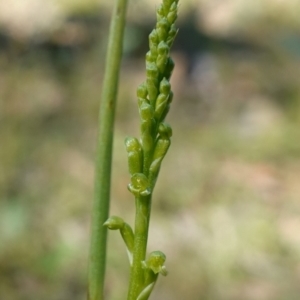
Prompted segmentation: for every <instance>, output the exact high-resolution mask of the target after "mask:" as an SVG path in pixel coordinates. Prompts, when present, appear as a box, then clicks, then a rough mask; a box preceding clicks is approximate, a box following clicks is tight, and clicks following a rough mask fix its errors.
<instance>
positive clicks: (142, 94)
mask: <svg viewBox="0 0 300 300" xmlns="http://www.w3.org/2000/svg"><path fill="white" fill-rule="evenodd" d="M136 94H137V97H138V98H142V99H147V86H146V84H145V83H144V82H143V83H142V84H140V85H139V86H138V88H137V91H136Z"/></svg>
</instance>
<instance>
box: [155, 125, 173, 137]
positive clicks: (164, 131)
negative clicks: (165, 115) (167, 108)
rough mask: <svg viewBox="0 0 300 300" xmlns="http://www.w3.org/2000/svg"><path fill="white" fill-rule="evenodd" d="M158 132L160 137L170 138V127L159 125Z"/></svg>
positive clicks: (171, 132)
mask: <svg viewBox="0 0 300 300" xmlns="http://www.w3.org/2000/svg"><path fill="white" fill-rule="evenodd" d="M158 132H159V134H160V136H161V137H165V138H170V137H171V136H172V134H173V131H172V127H171V126H170V125H169V124H167V123H160V124H159V127H158Z"/></svg>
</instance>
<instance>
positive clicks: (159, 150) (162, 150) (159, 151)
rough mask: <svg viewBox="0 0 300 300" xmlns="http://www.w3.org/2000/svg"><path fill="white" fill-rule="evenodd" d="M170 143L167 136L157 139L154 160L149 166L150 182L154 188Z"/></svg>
mask: <svg viewBox="0 0 300 300" xmlns="http://www.w3.org/2000/svg"><path fill="white" fill-rule="evenodd" d="M170 144H171V140H170V138H169V137H167V136H164V137H161V136H160V137H159V138H158V139H157V141H156V144H155V149H154V153H153V158H152V162H151V165H150V168H149V182H150V184H151V187H152V189H153V188H154V185H155V182H156V179H157V177H158V174H159V170H160V166H161V163H162V160H163V159H164V157H165V155H166V154H167V152H168V149H169V147H170Z"/></svg>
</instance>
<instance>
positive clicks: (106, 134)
mask: <svg viewBox="0 0 300 300" xmlns="http://www.w3.org/2000/svg"><path fill="white" fill-rule="evenodd" d="M127 1H128V0H117V1H116V2H115V6H114V11H113V15H112V21H111V25H110V32H109V42H108V49H107V57H106V65H105V74H104V81H103V89H102V95H101V103H100V113H99V133H98V145H97V157H96V170H95V192H94V203H93V211H92V225H91V244H90V254H89V274H88V297H87V299H88V300H102V299H104V279H105V262H106V240H107V228H106V227H104V226H103V223H104V222H105V221H106V220H107V218H108V213H109V201H110V179H111V160H112V144H113V127H114V126H113V125H114V116H115V107H116V98H117V87H118V80H119V69H120V63H121V57H122V48H123V35H124V28H125V16H126V8H127Z"/></svg>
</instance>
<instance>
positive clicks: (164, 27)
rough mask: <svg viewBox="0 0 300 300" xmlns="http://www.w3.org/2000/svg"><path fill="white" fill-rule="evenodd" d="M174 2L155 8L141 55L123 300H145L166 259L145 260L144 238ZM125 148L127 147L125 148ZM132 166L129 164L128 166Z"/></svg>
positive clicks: (161, 148)
mask: <svg viewBox="0 0 300 300" xmlns="http://www.w3.org/2000/svg"><path fill="white" fill-rule="evenodd" d="M177 10H178V0H162V4H161V5H160V6H159V8H158V9H157V10H156V17H157V22H156V26H155V28H154V29H153V30H152V32H151V33H150V34H149V51H148V52H147V54H146V80H145V82H144V83H142V84H141V85H140V86H139V87H138V90H137V98H138V106H139V114H140V131H141V133H140V145H141V152H142V155H141V156H142V168H141V171H138V172H136V173H134V174H132V173H133V170H138V168H135V165H134V167H133V168H130V169H129V170H130V174H131V182H130V184H129V185H128V189H129V191H130V192H131V193H133V194H134V196H135V205H136V215H135V228H134V234H135V236H134V250H133V263H132V267H131V269H130V284H129V290H128V298H127V300H148V299H149V297H150V294H151V292H152V290H153V288H154V286H155V282H156V280H157V278H158V275H159V274H162V275H167V271H166V268H165V266H164V262H165V260H166V257H165V255H164V254H163V253H162V252H160V251H155V252H152V253H151V254H150V256H149V258H148V259H146V257H147V256H146V253H147V238H148V231H149V222H150V215H151V202H152V197H151V196H152V192H153V189H154V186H155V183H156V180H157V177H158V174H159V171H160V167H161V163H162V161H163V159H164V157H165V155H166V153H167V151H168V149H169V147H170V144H171V136H172V128H171V127H170V126H169V125H167V124H165V123H163V121H164V119H165V117H166V116H167V114H168V111H169V109H170V104H171V102H172V99H173V93H172V91H171V85H170V82H169V80H170V77H171V75H172V72H173V69H174V62H173V60H172V59H171V57H170V48H171V45H172V44H173V42H174V39H175V36H176V34H177V28H176V26H175V24H174V22H175V20H176V18H177ZM135 143H136V141H135ZM129 146H130V145H129ZM127 151H128V155H129V160H130V158H131V157H132V160H133V161H134V162H135V158H134V157H135V155H136V153H132V152H134V151H136V149H135V148H134V147H133V149H131V147H127ZM132 164H133V163H132Z"/></svg>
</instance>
